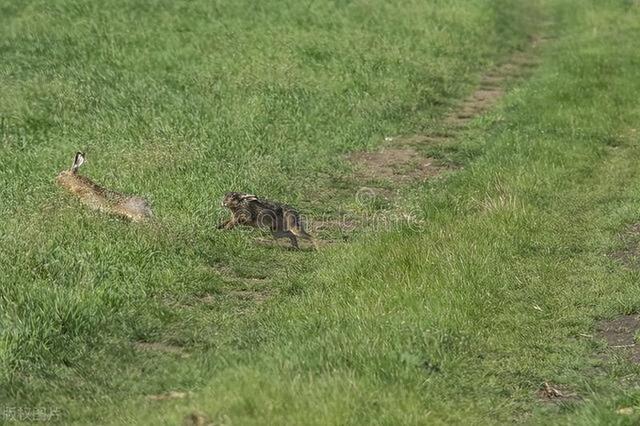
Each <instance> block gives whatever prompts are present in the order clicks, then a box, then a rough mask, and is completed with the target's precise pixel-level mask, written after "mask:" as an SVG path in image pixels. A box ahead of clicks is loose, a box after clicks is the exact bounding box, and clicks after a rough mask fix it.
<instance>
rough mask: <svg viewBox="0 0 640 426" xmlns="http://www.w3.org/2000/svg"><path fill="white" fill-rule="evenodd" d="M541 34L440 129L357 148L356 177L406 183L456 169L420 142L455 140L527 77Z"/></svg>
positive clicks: (534, 62) (365, 180)
mask: <svg viewBox="0 0 640 426" xmlns="http://www.w3.org/2000/svg"><path fill="white" fill-rule="evenodd" d="M542 40H543V39H542V38H541V37H532V38H531V43H530V45H529V46H528V48H527V49H526V50H525V51H520V52H515V53H513V54H512V55H511V56H510V57H509V58H508V60H507V61H506V62H504V63H502V64H500V65H499V66H497V67H495V68H494V69H492V70H490V71H489V72H487V73H486V74H485V75H484V76H483V77H482V78H481V79H480V82H479V84H478V86H477V87H476V89H475V90H474V91H473V93H471V95H469V96H468V97H467V98H465V99H464V100H463V101H462V102H461V103H460V104H459V105H458V107H457V108H455V109H454V110H453V111H451V112H450V113H448V114H447V115H446V116H445V117H444V119H443V121H442V123H443V124H444V128H443V129H442V130H440V131H438V132H433V133H426V134H417V135H404V136H398V137H393V138H391V137H389V138H386V139H385V144H384V145H383V147H382V148H381V149H380V150H379V151H377V152H355V153H352V154H351V155H349V157H348V160H349V161H350V162H351V164H353V166H354V169H355V175H356V176H355V177H356V179H357V180H358V181H359V182H361V183H362V184H363V185H375V183H376V182H380V181H386V182H391V183H393V184H404V183H411V182H416V181H424V180H427V179H430V178H433V177H435V176H439V175H441V174H442V173H443V172H445V171H447V170H451V169H455V166H454V165H453V164H447V163H446V162H443V161H442V160H438V159H436V158H431V157H428V156H426V155H424V154H422V153H421V152H420V150H419V149H417V148H419V147H420V146H424V145H426V144H428V145H440V144H444V143H452V142H455V139H456V138H457V137H458V136H459V134H460V133H461V132H463V131H464V130H465V128H466V127H467V126H468V125H469V124H470V122H471V121H472V120H474V119H475V118H477V117H479V116H481V115H483V114H484V113H486V112H487V111H489V110H490V109H491V108H493V107H494V106H495V105H496V104H497V103H498V102H499V101H500V100H501V99H502V97H503V96H504V95H505V93H506V86H507V84H508V83H509V82H511V81H513V80H516V79H520V78H523V77H526V76H528V75H529V74H530V72H531V70H532V68H533V67H535V66H537V65H538V61H537V49H538V46H539V45H540V42H541V41H542Z"/></svg>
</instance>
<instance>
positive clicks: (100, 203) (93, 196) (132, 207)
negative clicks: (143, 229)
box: [56, 152, 153, 222]
mask: <svg viewBox="0 0 640 426" xmlns="http://www.w3.org/2000/svg"><path fill="white" fill-rule="evenodd" d="M83 162H84V154H83V153H81V152H78V153H77V154H76V157H75V159H74V162H73V165H72V166H71V168H70V169H69V170H64V171H62V172H60V174H58V176H57V178H56V182H57V183H58V185H60V186H61V187H63V188H64V189H66V190H67V191H69V192H71V193H72V194H74V195H75V196H76V197H78V198H79V199H80V201H81V202H82V203H83V204H85V205H87V206H88V207H90V208H92V209H95V210H99V211H102V212H105V213H108V214H112V215H115V216H118V217H121V218H124V219H129V220H131V221H134V222H140V221H144V220H146V219H149V218H150V217H152V216H153V212H152V211H151V207H150V206H149V203H148V202H147V200H145V199H144V198H141V197H136V196H128V195H124V194H122V193H120V192H116V191H112V190H110V189H106V188H103V187H101V186H100V185H98V184H96V183H94V182H93V181H92V180H91V179H89V178H87V177H85V176H81V175H79V174H78V168H79V167H80V165H82V163H83Z"/></svg>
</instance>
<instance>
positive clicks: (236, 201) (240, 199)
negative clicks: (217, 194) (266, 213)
mask: <svg viewBox="0 0 640 426" xmlns="http://www.w3.org/2000/svg"><path fill="white" fill-rule="evenodd" d="M257 199H258V197H256V196H255V195H251V194H244V193H242V192H227V193H226V194H225V195H224V198H223V199H222V206H223V207H227V208H229V209H231V210H233V209H234V208H236V207H238V206H239V205H240V204H242V203H244V202H246V201H253V200H257Z"/></svg>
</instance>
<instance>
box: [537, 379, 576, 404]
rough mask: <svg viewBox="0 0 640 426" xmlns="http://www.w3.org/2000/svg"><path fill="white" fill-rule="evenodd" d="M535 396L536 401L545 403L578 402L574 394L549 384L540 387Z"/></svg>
mask: <svg viewBox="0 0 640 426" xmlns="http://www.w3.org/2000/svg"><path fill="white" fill-rule="evenodd" d="M537 395H538V399H539V400H540V401H541V402H545V403H571V402H577V401H579V400H580V397H578V395H577V394H576V393H573V392H570V391H569V390H567V389H565V388H563V387H560V386H558V385H555V384H553V383H549V382H544V383H543V384H542V386H540V389H538V392H537Z"/></svg>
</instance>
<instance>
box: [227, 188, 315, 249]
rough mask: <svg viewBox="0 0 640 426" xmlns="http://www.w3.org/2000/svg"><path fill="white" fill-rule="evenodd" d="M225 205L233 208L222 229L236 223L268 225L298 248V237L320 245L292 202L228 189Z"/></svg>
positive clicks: (276, 235)
mask: <svg viewBox="0 0 640 426" xmlns="http://www.w3.org/2000/svg"><path fill="white" fill-rule="evenodd" d="M222 205H223V206H224V207H226V208H228V209H229V210H231V218H230V219H229V220H227V221H225V222H223V223H221V224H220V225H218V229H232V228H233V227H235V226H236V225H247V226H253V227H255V228H267V229H269V230H271V234H272V235H273V237H274V238H283V237H288V238H289V240H290V241H291V246H292V247H294V248H299V246H298V239H297V238H304V239H306V240H309V241H310V242H311V244H313V246H314V248H316V249H317V245H316V242H315V240H314V239H313V237H312V236H311V235H310V234H308V233H307V231H305V230H304V227H303V226H302V222H301V221H300V214H299V213H298V212H297V211H296V210H295V209H294V208H292V207H290V206H287V205H285V204H281V203H278V202H274V201H269V200H265V199H263V198H258V197H256V196H255V195H251V194H243V193H241V192H227V193H226V194H225V196H224V199H223V200H222Z"/></svg>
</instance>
